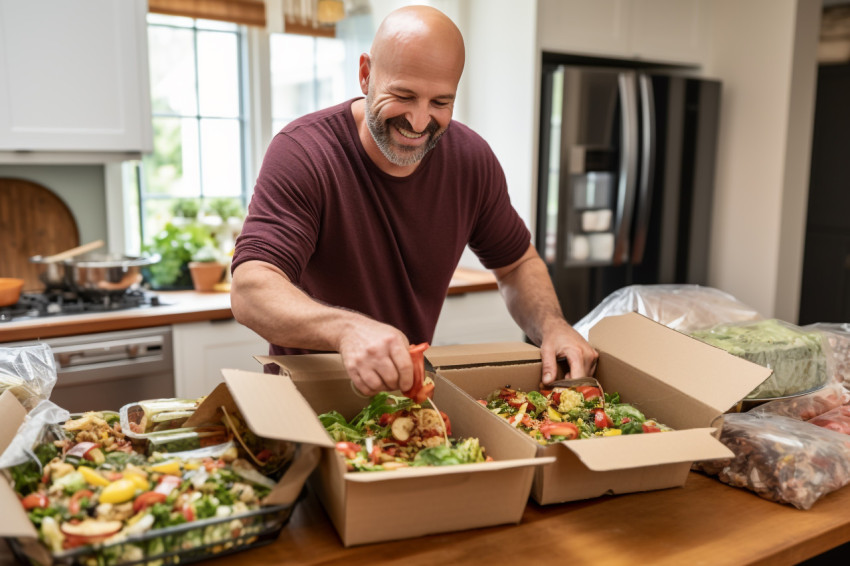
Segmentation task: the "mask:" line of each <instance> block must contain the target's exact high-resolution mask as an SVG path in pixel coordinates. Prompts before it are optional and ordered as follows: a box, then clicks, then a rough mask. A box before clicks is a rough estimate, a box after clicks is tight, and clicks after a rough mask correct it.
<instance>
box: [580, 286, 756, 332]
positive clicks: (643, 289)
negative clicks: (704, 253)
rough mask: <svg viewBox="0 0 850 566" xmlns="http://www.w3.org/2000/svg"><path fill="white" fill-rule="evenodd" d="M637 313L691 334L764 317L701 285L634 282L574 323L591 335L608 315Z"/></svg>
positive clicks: (740, 303)
mask: <svg viewBox="0 0 850 566" xmlns="http://www.w3.org/2000/svg"><path fill="white" fill-rule="evenodd" d="M629 312H637V313H639V314H642V315H644V316H645V317H647V318H651V319H652V320H654V321H656V322H660V323H661V324H663V325H664V326H667V327H668V328H672V329H673V330H678V331H679V332H684V333H690V332H693V331H694V330H701V329H704V328H710V327H712V326H716V325H718V324H722V323H726V322H741V321H750V320H761V319H762V318H763V317H762V316H761V315H760V314H759V313H758V312H756V311H755V310H754V309H753V308H752V307H749V306H747V305H745V304H744V303H742V302H740V301H738V300H737V299H736V298H735V297H733V296H732V295H729V294H727V293H724V292H723V291H719V290H717V289H714V288H712V287H702V286H700V285H630V286H628V287H623V288H622V289H618V290H616V291H614V292H613V293H611V294H610V295H608V296H607V297H606V298H605V299H604V300H603V301H602V302H601V303H599V305H598V306H597V307H596V308H595V309H593V310H592V311H590V313H588V314H587V315H586V316H585V317H584V318H582V319H581V320H580V321H578V322H577V323H576V324H575V325H573V326H574V328H575V329H576V331H578V332H579V333H580V334H581V335H582V336H584V337H585V338H587V335H588V332H589V331H590V329H591V328H592V327H593V326H594V325H595V324H596V323H597V322H599V321H600V320H602V319H603V318H605V317H606V316H614V315H619V314H626V313H629Z"/></svg>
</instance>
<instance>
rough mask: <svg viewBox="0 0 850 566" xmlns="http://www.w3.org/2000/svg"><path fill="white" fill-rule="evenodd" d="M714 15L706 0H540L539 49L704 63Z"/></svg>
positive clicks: (590, 54) (602, 55)
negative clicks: (710, 17)
mask: <svg viewBox="0 0 850 566" xmlns="http://www.w3.org/2000/svg"><path fill="white" fill-rule="evenodd" d="M709 16H710V10H709V9H708V6H707V4H706V0H540V3H539V12H538V23H539V37H540V48H541V49H542V50H543V51H550V52H555V53H569V54H576V55H588V56H598V57H614V58H620V59H638V60H650V61H657V62H662V63H677V64H692V65H699V64H701V63H702V62H703V59H704V57H705V51H706V40H707V37H708V30H709V26H710V21H709Z"/></svg>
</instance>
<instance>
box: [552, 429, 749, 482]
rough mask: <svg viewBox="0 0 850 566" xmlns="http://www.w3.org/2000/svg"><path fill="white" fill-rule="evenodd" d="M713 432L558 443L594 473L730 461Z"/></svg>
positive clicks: (698, 430)
mask: <svg viewBox="0 0 850 566" xmlns="http://www.w3.org/2000/svg"><path fill="white" fill-rule="evenodd" d="M714 430H715V429H713V428H693V429H689V430H677V431H673V432H656V433H648V434H630V435H626V436H610V437H606V438H604V439H601V438H593V439H586V440H579V441H576V440H567V441H564V442H562V443H561V444H562V445H563V446H564V447H566V448H567V449H568V450H570V451H572V452H573V453H574V454H575V455H576V456H578V457H579V459H580V460H581V461H582V463H584V465H585V466H587V467H588V468H590V469H591V470H593V471H596V472H607V471H612V470H624V469H629V468H641V467H646V466H658V465H661V464H677V463H683V462H693V461H696V460H716V459H719V458H734V457H735V455H734V454H733V453H732V451H731V450H729V448H727V447H726V446H725V445H724V444H722V443H721V442H720V441H719V440H717V439H716V438H714V437H713V436H712V432H714Z"/></svg>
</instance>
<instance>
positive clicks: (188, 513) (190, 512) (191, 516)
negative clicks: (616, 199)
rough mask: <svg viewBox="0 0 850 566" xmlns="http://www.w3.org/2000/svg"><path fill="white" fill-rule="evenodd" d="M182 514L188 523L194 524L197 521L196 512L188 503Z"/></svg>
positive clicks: (182, 509)
mask: <svg viewBox="0 0 850 566" xmlns="http://www.w3.org/2000/svg"><path fill="white" fill-rule="evenodd" d="M180 513H181V514H182V515H183V518H184V519H186V521H187V522H192V521H194V520H195V510H194V509H192V506H191V505H190V504H188V503H186V504H185V505H183V507H182V508H181V509H180Z"/></svg>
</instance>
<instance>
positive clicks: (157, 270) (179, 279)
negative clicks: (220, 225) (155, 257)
mask: <svg viewBox="0 0 850 566" xmlns="http://www.w3.org/2000/svg"><path fill="white" fill-rule="evenodd" d="M205 246H215V240H214V239H213V237H212V235H211V234H210V231H209V229H207V228H206V227H205V226H203V225H201V224H200V223H198V222H189V223H185V224H183V225H180V226H178V225H177V224H175V223H173V222H167V223H166V224H165V226H164V227H163V229H162V230H160V232H159V233H157V234H156V236H154V238H153V240H152V241H151V243H150V244H148V245H146V246H144V248H143V250H144V251H145V252H148V253H156V254H159V256H160V260H159V262H158V263H155V264H153V265H151V266H149V267H148V268H147V269H146V270H145V277H146V279H147V281H148V282H149V283H150V285H151V287H153V288H154V289H157V290H163V291H164V290H178V289H191V288H192V287H193V282H192V276H191V273H190V271H189V262H191V261H193V260H194V258H195V255H196V254H198V252H199V250H201V249H202V248H204V247H205Z"/></svg>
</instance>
